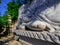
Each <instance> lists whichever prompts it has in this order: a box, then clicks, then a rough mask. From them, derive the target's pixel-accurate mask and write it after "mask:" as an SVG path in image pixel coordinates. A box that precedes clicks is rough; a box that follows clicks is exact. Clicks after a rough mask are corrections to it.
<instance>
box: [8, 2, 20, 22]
mask: <svg viewBox="0 0 60 45" xmlns="http://www.w3.org/2000/svg"><path fill="white" fill-rule="evenodd" d="M18 9H19V4H17V3H15V2H9V3H8V14H9V15H11V18H12V22H15V21H16V20H17V18H18Z"/></svg>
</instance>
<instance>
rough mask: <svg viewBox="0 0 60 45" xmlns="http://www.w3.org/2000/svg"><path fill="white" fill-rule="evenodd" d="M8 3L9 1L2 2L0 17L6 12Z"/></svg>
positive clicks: (3, 0)
mask: <svg viewBox="0 0 60 45" xmlns="http://www.w3.org/2000/svg"><path fill="white" fill-rule="evenodd" d="M10 1H11V0H2V4H0V12H1V15H0V16H2V15H3V14H4V13H5V11H6V10H7V4H8V2H10Z"/></svg>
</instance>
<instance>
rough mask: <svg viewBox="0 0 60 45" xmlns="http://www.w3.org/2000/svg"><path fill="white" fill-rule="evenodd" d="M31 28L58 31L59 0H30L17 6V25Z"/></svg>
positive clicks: (59, 24) (59, 16) (59, 29)
mask: <svg viewBox="0 0 60 45" xmlns="http://www.w3.org/2000/svg"><path fill="white" fill-rule="evenodd" d="M22 25H24V26H26V27H28V28H29V29H32V30H47V31H49V32H55V31H60V0H32V1H31V3H29V4H23V5H22V6H21V7H20V8H19V17H18V26H17V27H19V28H22Z"/></svg>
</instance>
